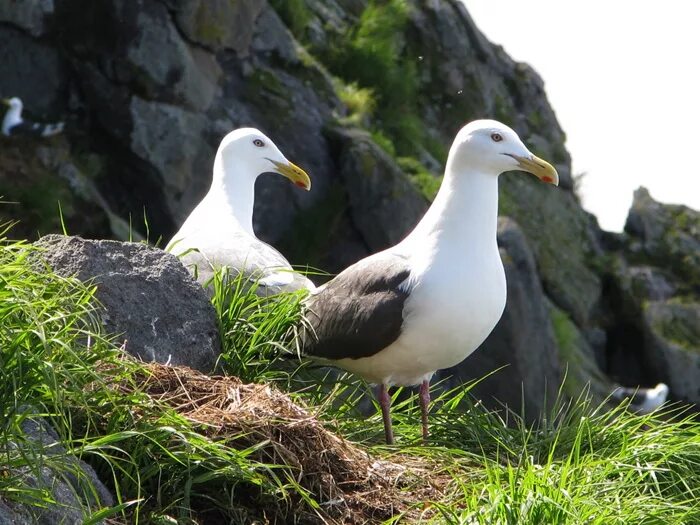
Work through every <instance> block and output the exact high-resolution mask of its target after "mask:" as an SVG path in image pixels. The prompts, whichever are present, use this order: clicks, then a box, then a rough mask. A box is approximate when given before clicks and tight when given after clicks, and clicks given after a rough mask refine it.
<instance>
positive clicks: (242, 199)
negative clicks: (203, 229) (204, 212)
mask: <svg viewBox="0 0 700 525" xmlns="http://www.w3.org/2000/svg"><path fill="white" fill-rule="evenodd" d="M248 171H249V169H248V170H247V169H246V167H245V166H238V165H236V164H235V163H231V162H229V164H227V165H226V167H224V162H223V159H222V158H221V155H219V154H217V155H216V159H215V160H214V177H213V180H212V183H211V189H210V190H209V193H208V194H207V196H206V200H207V201H208V203H207V205H213V206H220V207H222V208H223V209H225V210H226V215H227V216H233V218H234V219H235V220H236V221H237V222H238V224H239V226H240V227H241V228H242V229H243V230H244V231H246V232H247V233H249V234H250V235H255V233H254V232H253V205H254V204H255V179H256V178H257V177H252V176H248ZM225 172H228V173H229V174H232V176H229V177H226V176H225ZM236 175H238V176H236ZM214 201H216V202H214ZM212 226H214V227H215V226H216V225H212Z"/></svg>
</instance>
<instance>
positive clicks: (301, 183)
mask: <svg viewBox="0 0 700 525" xmlns="http://www.w3.org/2000/svg"><path fill="white" fill-rule="evenodd" d="M294 184H296V185H297V186H298V187H300V188H303V189H306V184H304V183H303V182H301V181H296V182H295V183H294Z"/></svg>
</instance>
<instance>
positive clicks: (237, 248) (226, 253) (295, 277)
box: [180, 234, 313, 295]
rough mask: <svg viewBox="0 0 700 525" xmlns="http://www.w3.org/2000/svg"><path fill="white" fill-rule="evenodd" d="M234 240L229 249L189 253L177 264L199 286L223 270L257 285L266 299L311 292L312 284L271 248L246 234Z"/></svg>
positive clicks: (210, 249)
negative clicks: (293, 293) (279, 295)
mask: <svg viewBox="0 0 700 525" xmlns="http://www.w3.org/2000/svg"><path fill="white" fill-rule="evenodd" d="M235 237H236V238H235V239H233V240H232V241H233V242H232V243H230V244H229V247H220V246H216V247H215V246H207V247H206V248H203V249H198V250H190V251H188V253H186V254H185V255H183V256H181V258H180V260H181V261H182V263H183V264H184V265H185V266H186V267H187V268H188V269H190V271H191V272H192V273H193V274H194V275H195V276H196V278H197V281H199V282H200V283H202V284H207V283H208V282H209V281H210V280H211V278H212V277H213V275H214V271H215V270H217V269H219V268H222V267H224V266H226V267H228V268H229V270H230V271H231V272H232V273H235V274H240V273H243V274H244V275H245V276H246V277H247V278H248V279H249V280H250V281H251V282H252V281H256V282H259V289H260V291H261V292H262V293H264V294H265V295H268V294H274V293H279V292H283V291H293V290H298V289H302V288H309V289H313V283H311V281H309V280H308V279H306V278H305V277H304V276H302V275H300V274H298V273H297V272H294V271H293V270H292V268H291V266H290V265H289V262H288V261H287V259H285V258H284V256H283V255H282V254H281V253H280V252H278V251H277V250H275V249H274V248H273V247H272V246H270V245H269V244H267V243H264V242H262V241H260V240H259V239H255V238H253V237H250V236H249V235H247V234H240V235H237V236H235Z"/></svg>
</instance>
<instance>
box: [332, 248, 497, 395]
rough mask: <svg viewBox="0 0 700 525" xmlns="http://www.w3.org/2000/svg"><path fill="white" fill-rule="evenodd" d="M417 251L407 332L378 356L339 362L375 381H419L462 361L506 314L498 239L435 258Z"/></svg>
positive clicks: (406, 316) (406, 314) (407, 309)
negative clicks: (470, 250) (486, 245)
mask: <svg viewBox="0 0 700 525" xmlns="http://www.w3.org/2000/svg"><path fill="white" fill-rule="evenodd" d="M416 253H417V254H418V255H417V257H418V258H419V259H418V260H414V261H412V266H413V268H414V270H413V273H412V276H411V278H410V281H411V283H410V284H409V285H410V286H411V294H410V296H409V298H408V299H407V300H406V304H405V306H404V322H403V326H402V329H401V335H400V336H399V337H398V339H397V340H396V341H394V343H392V344H391V345H390V346H388V347H387V348H385V349H384V350H382V351H380V352H378V353H377V354H375V355H373V356H370V357H365V358H361V359H341V360H340V362H339V363H338V364H339V365H340V366H342V367H343V368H346V369H347V370H350V371H351V372H354V373H356V374H358V375H361V376H362V377H364V378H365V379H366V380H368V381H370V382H372V383H385V384H388V385H415V384H418V383H420V382H421V381H422V380H423V379H429V378H430V377H431V376H432V375H433V374H434V373H435V371H436V370H441V369H444V368H449V367H451V366H454V365H456V364H458V363H460V362H461V361H462V360H463V359H464V358H466V357H467V356H468V355H469V354H471V353H472V352H474V350H476V349H477V348H478V347H479V345H481V343H482V342H483V341H484V340H485V339H486V337H487V336H488V335H489V334H490V333H491V331H492V330H493V328H494V327H495V326H496V323H498V320H499V319H500V318H501V315H502V314H503V309H504V308H505V304H506V279H505V272H504V270H503V263H502V262H501V259H500V256H499V253H498V249H497V247H496V243H495V240H494V243H493V248H492V249H490V250H486V251H485V252H482V253H470V254H468V255H469V257H466V258H465V254H464V253H461V254H455V253H453V251H452V250H445V251H442V252H441V253H440V255H439V257H438V258H433V259H432V260H430V259H431V255H430V251H428V254H427V255H426V254H425V252H420V251H419V252H416ZM420 258H422V259H423V260H420Z"/></svg>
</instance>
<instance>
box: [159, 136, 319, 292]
mask: <svg viewBox="0 0 700 525" xmlns="http://www.w3.org/2000/svg"><path fill="white" fill-rule="evenodd" d="M268 172H273V173H278V174H280V175H282V176H284V177H286V178H288V179H289V180H290V181H292V182H293V183H294V184H295V185H297V186H299V187H301V188H303V189H305V190H309V189H311V180H310V179H309V176H308V175H307V174H306V172H304V170H302V169H301V168H299V167H298V166H296V165H294V164H292V163H291V162H289V161H288V160H287V159H286V158H285V156H284V155H283V154H282V152H281V151H280V150H279V149H278V148H277V146H275V144H274V143H273V142H272V140H270V139H269V138H268V137H266V136H265V135H264V134H263V133H262V132H261V131H258V130H257V129H253V128H241V129H237V130H234V131H232V132H231V133H229V134H228V135H226V137H224V139H223V140H222V141H221V144H220V145H219V149H218V151H217V152H216V158H215V159H214V175H213V180H212V183H211V188H210V189H209V192H208V193H207V194H206V195H205V197H204V198H203V199H202V201H201V202H200V203H199V204H198V205H197V207H196V208H195V209H194V210H193V211H192V213H190V215H189V217H187V219H186V220H185V222H184V224H183V225H182V227H181V228H180V230H179V231H178V232H177V233H176V234H175V235H174V236H173V238H172V240H171V241H170V243H169V244H168V246H167V247H166V250H168V251H170V252H172V253H174V254H175V255H180V260H181V261H182V262H183V264H184V265H185V266H187V267H188V268H189V269H190V271H192V273H193V274H194V275H195V277H196V278H197V280H198V281H199V282H200V283H202V284H204V285H206V284H207V283H208V282H209V281H210V280H211V278H212V276H213V274H214V271H215V270H217V269H219V268H222V267H224V266H225V267H228V268H229V269H230V270H231V271H232V272H233V273H243V274H244V275H247V276H249V277H250V278H251V279H252V280H255V281H257V282H258V286H259V287H260V288H259V290H260V291H261V292H262V293H265V294H268V293H277V292H279V291H292V290H297V289H300V288H308V289H313V288H315V287H314V285H313V283H312V282H311V281H309V280H308V279H307V278H306V277H304V276H302V275H301V274H299V273H297V272H295V271H293V270H292V267H291V266H290V264H289V262H288V261H287V259H285V258H284V256H283V255H282V254H281V253H279V252H278V251H277V250H275V249H274V248H273V247H272V246H270V245H269V244H267V243H265V242H263V241H261V240H260V239H258V238H257V237H256V236H255V232H254V231H253V204H254V197H255V181H256V179H257V178H258V176H259V175H260V174H262V173H268Z"/></svg>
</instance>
